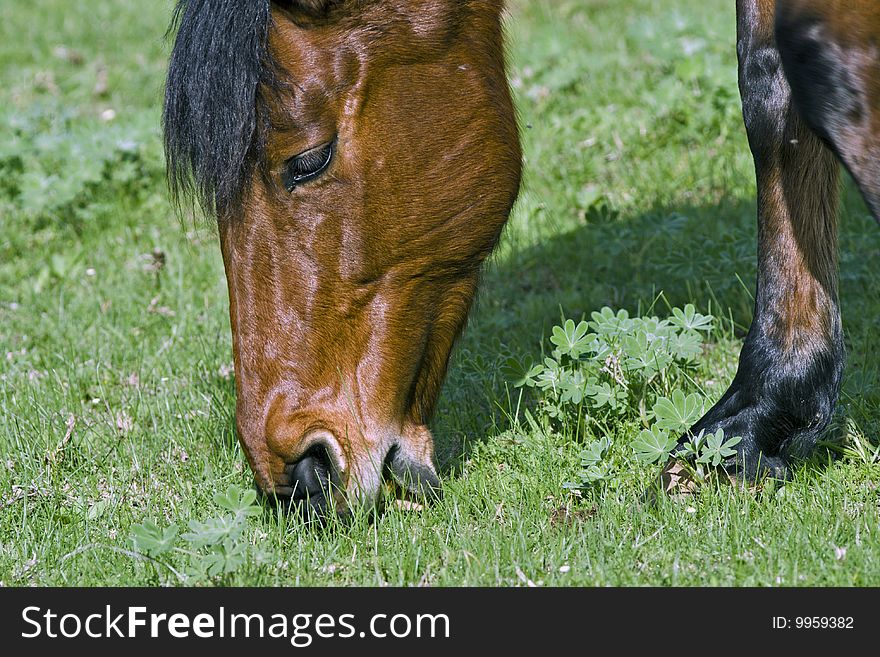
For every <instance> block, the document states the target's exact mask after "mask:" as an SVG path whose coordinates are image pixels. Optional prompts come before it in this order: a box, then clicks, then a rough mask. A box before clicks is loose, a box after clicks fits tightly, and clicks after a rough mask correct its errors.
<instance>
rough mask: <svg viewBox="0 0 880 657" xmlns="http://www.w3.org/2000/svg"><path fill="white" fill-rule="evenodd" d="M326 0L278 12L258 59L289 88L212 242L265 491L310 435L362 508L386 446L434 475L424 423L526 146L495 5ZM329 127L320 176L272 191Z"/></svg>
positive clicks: (284, 485) (242, 425)
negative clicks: (315, 17) (327, 156)
mask: <svg viewBox="0 0 880 657" xmlns="http://www.w3.org/2000/svg"><path fill="white" fill-rule="evenodd" d="M294 4H295V3H294ZM326 4H327V3H324V2H307V3H302V2H301V3H300V5H302V8H306V9H308V10H310V11H312V12H315V11H318V10H323V9H324V8H325V5H326ZM336 4H339V7H335V8H334V13H333V14H332V18H331V19H329V20H326V21H321V22H318V23H309V24H302V23H300V22H298V21H295V20H293V18H292V16H293V15H292V14H291V11H294V12H295V10H296V8H295V7H291V6H289V3H285V6H283V7H282V8H277V7H276V8H275V9H273V26H272V28H271V30H270V50H271V52H272V54H273V55H274V58H275V59H276V60H277V61H278V63H279V64H280V66H281V67H282V69H283V73H284V76H285V77H289V78H290V79H291V80H292V81H293V84H291V85H290V86H289V89H288V90H287V91H286V92H283V93H282V94H281V95H280V96H278V97H276V98H275V99H274V101H273V102H272V107H271V108H270V111H271V114H272V116H271V121H272V126H273V128H274V130H273V131H272V132H271V134H269V135H268V144H267V158H268V162H266V163H265V165H266V166H265V167H264V169H265V170H267V171H268V172H269V175H268V176H266V175H261V174H256V175H255V177H254V179H253V181H252V184H251V188H250V193H249V194H248V195H247V198H248V200H247V202H246V204H245V207H244V211H243V213H241V215H240V216H227V217H224V218H222V220H221V222H220V235H221V245H222V251H223V257H224V263H225V267H226V273H227V278H228V283H229V298H230V316H231V322H232V330H233V345H234V355H235V370H236V385H237V393H238V394H237V422H238V429H239V435H240V439H241V442H242V444H243V446H244V450H245V452H246V454H247V457H248V460H249V462H250V464H251V467H252V468H253V470H254V472H255V474H256V477H257V480H258V482H259V484H260V486H261V487H262V488H263V489H264V490H265V491H267V492H272V491H278V492H281V493H285V492H289V489H290V486H291V484H292V482H291V481H290V480H289V475H288V474H287V473H288V470H287V465H289V464H290V463H293V462H294V461H296V460H297V459H298V458H300V457H301V456H302V455H303V454H304V453H305V452H306V451H307V450H308V449H309V447H310V446H311V445H312V443H314V442H315V441H316V440H322V441H325V442H329V443H330V449H329V452H330V455H331V457H332V459H333V461H334V467H335V468H336V469H337V471H338V475H339V479H340V482H341V485H342V488H343V489H344V490H345V492H346V494H347V495H348V496H357V497H361V498H363V499H365V500H372V499H374V498H375V496H376V494H377V493H378V490H379V481H380V479H379V478H380V475H381V469H382V465H383V462H384V460H385V459H386V456H387V455H388V453H389V450H392V449H397V450H399V451H400V453H402V454H404V455H405V456H406V457H407V458H408V459H410V460H411V461H412V462H414V463H416V464H418V465H420V466H423V467H426V468H428V469H430V470H432V471H433V469H434V464H433V451H434V450H433V442H432V438H431V434H430V432H429V431H428V429H427V427H426V424H427V421H428V419H429V417H430V415H431V413H432V411H433V409H434V405H435V403H436V399H437V396H438V394H439V388H440V384H441V382H442V380H443V377H444V375H445V372H446V367H447V361H448V359H449V355H450V351H451V348H452V345H453V343H454V341H455V339H456V337H457V336H458V334H459V332H460V331H461V329H462V327H463V325H464V322H465V318H466V316H467V313H468V310H469V308H470V305H471V302H472V300H473V297H474V293H475V290H476V284H477V280H478V277H479V271H480V266H481V263H482V262H483V260H484V259H485V257H486V256H487V255H488V254H489V253H490V252H491V251H492V249H493V247H494V245H495V243H496V241H497V239H498V237H499V234H500V231H501V228H502V226H503V224H504V222H505V220H506V218H507V215H508V213H509V211H510V208H511V206H512V204H513V202H514V199H515V197H516V194H517V190H518V186H519V177H520V151H519V140H518V135H517V128H516V122H515V118H514V113H513V107H512V104H511V99H510V96H509V91H508V88H507V82H506V77H505V71H504V57H503V48H502V39H501V25H500V13H501V2H500V1H497V0H495V1H485V0H480V1H477V0H473V1H471V2H462V1H461V0H430V1H426V2H413V1H411V0H396V1H393V2H376V3H360V2H357V3H356V2H343V3H336ZM334 137H335V138H336V140H337V148H336V154H335V157H334V160H333V162H332V164H331V166H330V168H329V169H328V171H327V172H326V174H324V175H323V176H322V177H321V178H320V179H317V180H315V181H313V182H311V183H309V184H308V185H304V186H303V187H301V188H297V189H295V190H294V191H293V192H292V193H291V192H288V191H287V190H285V189H284V188H283V187H282V186H281V185H280V184H279V183H278V177H279V173H280V171H281V170H282V168H283V166H284V163H285V162H286V161H287V160H288V159H289V158H291V157H293V156H296V155H297V154H299V153H302V152H303V151H305V150H307V149H309V148H312V147H315V146H318V145H321V144H324V143H326V142H329V141H330V140H332V139H333V138H334ZM345 497H346V496H345V495H341V494H340V495H338V499H337V502H338V503H340V504H342V505H344V504H345V501H346V500H345V499H344V498H345Z"/></svg>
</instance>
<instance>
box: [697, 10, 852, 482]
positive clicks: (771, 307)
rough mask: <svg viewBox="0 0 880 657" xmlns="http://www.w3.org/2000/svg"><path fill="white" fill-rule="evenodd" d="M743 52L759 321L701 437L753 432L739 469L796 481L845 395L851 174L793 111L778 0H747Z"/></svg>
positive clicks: (740, 35)
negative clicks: (845, 181) (846, 216)
mask: <svg viewBox="0 0 880 657" xmlns="http://www.w3.org/2000/svg"><path fill="white" fill-rule="evenodd" d="M737 52H738V56H739V84H740V93H741V95H742V105H743V117H744V119H745V124H746V130H747V132H748V138H749V145H750V147H751V150H752V154H753V157H754V162H755V171H756V175H757V184H758V240H759V242H758V279H757V289H756V298H755V315H754V320H753V322H752V326H751V328H750V330H749V333H748V336H747V337H746V341H745V344H744V346H743V350H742V353H741V354H740V359H739V369H738V371H737V373H736V377H735V378H734V380H733V383H732V384H731V386H730V388H729V389H728V390H727V392H726V393H725V394H724V396H723V397H722V398H721V400H720V401H719V402H718V403H717V404H716V405H715V406H714V407H713V408H712V409H710V410H709V412H708V413H707V414H706V415H705V416H704V417H703V418H702V419H701V420H700V421H699V422H698V423H697V424H696V425H695V426H694V427H693V428H692V429H691V432H692V433H694V434H696V433H698V432H700V431H701V430H705V431H707V432H714V431H716V430H718V429H719V428H721V429H724V433H725V435H726V436H728V437H732V436H740V437H742V441H741V442H740V443H739V445H738V446H737V450H738V452H737V455H736V456H735V457H733V458H731V459H730V461H729V462H728V463H726V464H725V467H726V468H727V469H728V471H730V472H735V473H736V474H739V475H743V476H745V477H747V478H750V479H755V478H757V477H759V476H761V475H763V474H767V473H769V474H771V475H773V476H775V477H780V478H786V477H787V476H788V473H789V465H790V463H791V461H792V459H795V458H798V457H803V456H806V455H808V454H809V453H810V452H812V450H813V449H814V448H815V446H816V443H817V441H818V439H819V436H820V435H821V433H822V431H823V430H824V429H825V428H826V427H827V425H828V423H829V421H830V419H831V416H832V413H833V411H834V407H835V404H836V401H837V396H838V392H839V388H840V379H841V372H842V370H843V363H844V349H843V340H842V334H841V327H840V311H839V308H838V300H837V226H836V223H837V222H836V215H837V197H838V192H837V180H838V169H839V167H838V165H837V162H836V160H835V158H834V155H833V154H832V153H831V152H830V151H829V150H828V149H827V148H825V146H824V145H823V144H822V142H821V141H820V140H819V139H818V138H817V137H816V136H815V135H814V133H813V132H812V131H811V130H809V129H808V128H807V126H806V125H805V124H804V122H803V121H802V120H801V119H800V117H799V116H798V114H797V112H796V111H795V110H794V109H793V107H792V102H791V90H790V88H789V85H788V83H787V82H786V79H785V75H784V72H783V69H782V62H781V59H780V55H779V51H778V50H777V48H776V44H775V38H774V3H773V2H772V1H771V0H738V2H737Z"/></svg>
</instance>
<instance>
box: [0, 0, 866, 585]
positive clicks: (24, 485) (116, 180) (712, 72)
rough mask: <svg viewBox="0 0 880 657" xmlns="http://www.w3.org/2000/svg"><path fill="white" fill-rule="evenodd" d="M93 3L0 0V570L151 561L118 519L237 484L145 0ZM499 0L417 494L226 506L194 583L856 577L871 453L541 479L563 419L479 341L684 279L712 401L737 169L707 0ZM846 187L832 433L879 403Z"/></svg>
mask: <svg viewBox="0 0 880 657" xmlns="http://www.w3.org/2000/svg"><path fill="white" fill-rule="evenodd" d="M98 5H100V6H96V5H95V3H69V2H61V1H60V0H47V1H46V2H42V3H13V5H12V6H11V7H10V8H8V10H7V11H4V20H3V21H2V24H0V63H2V66H0V108H3V109H2V110H0V117H2V119H3V121H2V124H0V453H2V460H0V581H2V583H3V584H7V585H23V584H29V583H34V584H41V585H59V584H77V585H94V584H107V585H126V584H152V583H156V582H157V581H166V580H168V579H169V576H168V574H167V573H162V574H160V577H159V578H157V577H156V575H155V574H154V571H153V570H152V568H150V567H149V566H148V565H145V564H144V563H143V562H141V561H139V560H137V559H136V558H132V557H131V556H128V555H126V554H124V553H122V552H120V551H118V550H117V549H114V548H122V549H126V550H128V549H131V547H132V544H131V542H130V541H129V538H128V537H129V533H130V530H131V527H132V525H134V524H138V523H142V522H144V521H145V520H148V519H151V520H154V521H156V522H157V523H159V524H160V525H166V524H169V523H176V524H178V525H179V526H180V527H185V526H186V525H187V524H188V523H189V521H191V520H204V519H206V518H207V517H210V516H211V515H215V514H216V512H217V509H216V507H215V505H214V503H213V502H212V497H213V495H214V494H215V493H217V492H218V491H222V490H225V489H226V488H227V486H229V485H230V484H239V485H242V486H249V485H250V482H251V479H250V475H249V472H248V470H247V465H246V463H245V460H244V458H243V456H242V453H241V451H240V449H239V447H238V445H237V442H236V439H235V435H234V422H233V406H234V387H233V381H232V379H231V375H230V371H229V370H230V363H231V354H230V333H229V325H228V318H227V299H226V291H225V280H224V277H223V272H222V267H221V263H220V257H219V248H218V245H217V239H216V237H215V234H214V232H213V231H212V230H210V229H207V228H200V229H193V228H192V225H191V224H187V225H185V226H182V225H181V223H180V222H179V220H178V219H177V217H175V215H174V214H173V212H172V211H171V209H170V206H169V203H168V200H167V195H166V191H165V189H164V181H163V164H162V156H161V144H160V134H159V130H158V119H159V109H160V103H161V89H162V82H163V74H164V66H165V63H166V59H167V55H168V47H167V44H166V43H165V42H164V41H163V34H164V31H165V28H166V25H167V23H168V20H169V16H170V11H171V4H170V2H160V3H147V4H146V5H145V4H137V3H130V2H122V1H120V0H114V1H112V2H109V1H108V2H104V3H98ZM510 13H511V15H510V20H509V24H508V28H509V30H508V31H509V36H510V54H511V71H510V77H511V80H512V82H513V85H514V88H515V93H516V97H517V102H518V106H519V114H520V117H521V122H522V125H523V138H524V145H525V157H526V167H527V172H526V179H525V184H524V188H523V193H522V196H521V199H520V201H519V203H518V205H517V208H516V210H515V212H514V216H513V218H512V220H511V222H510V224H509V228H508V230H507V231H506V233H505V235H504V238H503V241H502V244H501V245H500V247H499V250H498V251H497V253H496V255H495V257H494V258H493V260H492V262H491V264H490V266H489V268H488V269H487V272H486V275H485V279H484V284H483V288H482V292H481V295H480V298H479V301H478V304H477V307H476V310H475V312H474V314H473V315H472V318H471V322H470V325H469V329H468V331H467V333H466V335H465V336H464V338H463V339H462V341H461V343H460V345H459V347H458V349H457V351H456V355H455V357H454V360H453V364H452V368H451V372H450V376H449V379H448V381H447V383H446V386H445V388H444V392H443V396H442V399H441V402H440V405H439V410H438V413H437V417H436V418H435V421H434V425H433V428H434V431H435V435H436V436H437V443H438V445H437V446H438V454H439V457H440V461H441V466H442V470H443V473H444V485H445V497H444V499H443V501H442V502H441V503H439V504H437V505H435V506H433V507H431V508H429V509H427V510H425V511H423V512H421V513H412V512H409V513H408V512H404V511H400V510H397V509H394V508H392V509H389V510H387V511H385V512H384V513H382V514H379V515H377V516H375V517H369V516H367V515H359V516H358V517H356V518H354V519H353V520H352V522H350V523H349V524H347V525H344V526H335V525H334V526H331V527H329V528H326V529H320V530H315V529H308V528H305V527H303V526H302V525H301V524H300V522H299V521H298V520H296V519H295V518H291V517H283V516H282V517H277V516H275V515H273V514H272V513H269V512H267V513H266V514H264V515H262V516H260V517H257V518H255V519H254V518H251V519H250V520H249V521H248V522H249V525H248V530H247V533H246V539H247V541H248V542H249V543H250V544H251V547H250V549H249V558H248V560H247V562H246V564H245V565H244V566H242V567H241V568H240V569H239V570H238V571H237V572H236V573H234V574H233V575H231V576H228V577H226V578H225V579H219V580H216V581H217V582H219V583H227V584H236V585H238V584H250V585H276V584H285V585H291V584H293V585H352V584H354V585H378V584H391V585H415V584H429V585H483V586H496V585H504V586H506V585H524V584H527V583H528V582H530V581H531V582H535V583H537V584H539V585H548V586H549V585H566V586H567V585H608V584H610V585H670V584H675V585H722V584H723V585H762V586H763V585H769V586H775V585H780V584H782V585H820V586H826V585H828V586H830V585H844V586H846V585H878V584H880V525H878V520H880V510H878V492H877V482H878V481H880V465H878V463H876V462H874V461H875V459H872V458H871V456H870V455H865V456H863V457H858V456H857V455H855V454H854V453H852V452H850V453H849V454H848V455H846V456H844V457H843V458H838V459H833V460H831V459H827V458H825V459H819V460H818V461H817V463H813V464H810V465H808V466H805V467H803V468H802V469H800V470H799V471H798V472H797V474H796V476H795V478H794V481H792V482H791V483H789V484H787V485H786V486H784V487H782V488H780V489H776V490H766V489H765V490H764V491H762V492H758V493H755V492H749V491H746V490H740V489H735V488H731V487H729V486H725V485H710V486H706V487H704V488H703V489H702V490H701V491H700V492H699V493H698V495H696V496H695V497H693V498H691V499H686V500H677V499H671V498H670V499H665V498H664V499H661V500H660V502H659V503H658V505H657V506H656V507H650V506H645V505H644V504H643V503H642V502H641V495H642V492H643V491H644V488H645V486H646V484H647V483H649V482H650V481H651V479H652V476H653V475H654V474H655V472H654V470H653V469H652V468H651V467H647V466H645V467H633V469H632V471H631V472H623V473H621V474H620V475H619V476H617V477H615V478H614V479H613V481H611V482H608V484H607V485H603V486H602V487H600V488H597V489H596V491H595V493H592V494H585V495H582V496H578V495H576V494H574V493H572V492H570V491H569V490H567V489H565V488H564V487H563V484H564V483H565V482H569V481H575V480H577V477H578V473H579V471H580V458H579V453H580V451H581V449H582V447H583V445H582V443H583V440H584V438H585V437H583V436H581V437H578V438H576V437H575V436H573V435H570V433H567V432H562V433H560V432H554V431H546V430H544V429H541V428H540V427H535V428H532V427H531V425H529V424H528V423H527V422H525V421H524V419H523V418H524V417H525V415H524V412H523V410H522V409H523V408H525V407H529V406H530V404H531V403H532V401H533V400H531V398H528V397H524V398H523V399H522V401H521V405H520V400H519V397H518V395H519V390H517V389H514V388H513V387H512V386H511V385H510V383H509V382H507V381H505V380H504V377H503V375H502V374H500V372H501V369H502V368H501V364H502V363H504V362H505V361H506V360H507V359H508V358H509V357H511V356H513V357H516V358H519V359H521V360H523V361H528V360H532V361H536V360H537V359H538V358H540V356H541V353H542V349H546V348H547V347H546V345H547V344H548V343H547V338H548V337H549V335H550V332H551V329H552V327H553V325H554V324H556V323H558V322H559V320H560V318H561V317H562V315H563V314H565V315H566V316H569V317H574V318H579V317H581V316H582V315H585V314H586V315H588V314H589V312H590V311H591V310H594V309H598V308H601V307H602V306H605V305H608V306H612V307H615V308H626V309H628V310H629V311H630V312H631V313H633V314H636V313H641V312H645V311H647V310H648V309H649V308H652V307H653V308H654V309H655V312H656V313H657V314H660V315H663V316H665V314H667V311H668V306H667V304H671V305H683V304H684V303H688V302H689V303H693V304H695V305H696V306H697V308H698V309H699V310H700V311H701V312H708V313H712V314H713V315H715V316H719V317H723V318H724V321H723V322H722V323H721V324H720V328H719V329H718V330H716V331H715V333H714V334H713V335H712V337H711V345H710V348H709V349H708V350H707V356H706V357H705V358H704V359H703V361H702V362H701V364H700V366H699V370H698V372H697V375H696V379H695V382H694V385H695V386H697V387H699V388H700V389H701V390H703V391H704V392H705V394H706V395H707V396H709V397H710V398H717V397H718V396H719V395H720V394H721V393H722V392H723V390H724V388H725V385H726V384H727V383H728V382H729V381H730V380H731V378H732V376H733V374H734V371H735V367H736V357H737V353H738V349H739V346H740V344H741V338H742V335H743V333H744V329H745V328H746V327H747V326H748V323H749V321H750V314H751V306H752V296H751V294H752V292H751V291H752V289H753V285H754V283H753V281H754V275H755V256H754V253H755V237H756V229H755V221H754V212H755V209H754V177H753V172H752V168H751V159H750V156H749V152H748V148H747V144H746V140H745V135H744V131H743V128H742V122H741V118H740V115H739V107H738V95H737V91H736V74H735V47H734V38H735V30H734V14H733V3H731V2H729V0H703V1H702V2H688V1H687V0H654V1H651V2H648V1H647V0H632V1H628V2H604V1H601V0H565V1H562V0H554V1H552V2H551V1H549V0H543V1H542V0H529V1H528V2H526V1H525V0H521V1H518V2H515V3H513V6H512V8H511V12H510ZM59 46H64V48H63V49H62V48H59ZM110 109H112V110H113V111H114V112H115V116H114V118H112V119H111V120H106V119H107V118H108V116H109V115H108V113H107V110H110ZM102 117H103V118H102ZM843 206H844V210H843V215H844V216H843V221H842V234H841V245H842V255H841V280H842V288H841V296H842V305H843V313H844V323H845V327H846V341H847V347H848V351H849V362H848V369H847V374H846V379H845V382H844V393H843V398H842V403H841V406H840V409H839V412H838V418H837V421H836V423H835V426H836V429H835V431H834V432H833V434H834V437H838V438H842V439H844V440H848V441H850V443H852V444H854V445H856V446H858V445H862V446H864V445H867V444H868V442H869V441H874V442H875V443H876V440H877V436H878V429H880V372H878V365H880V360H878V357H877V354H878V352H880V338H878V335H880V331H878V330H877V329H878V321H880V312H878V311H880V304H878V302H877V299H878V298H880V294H878V292H880V268H878V266H877V263H878V262H880V259H878V257H877V256H878V253H880V231H878V230H877V227H876V225H874V222H873V220H872V219H871V218H870V217H869V216H868V214H867V212H866V210H865V208H864V206H863V204H862V203H861V201H860V199H859V198H858V195H857V194H856V193H855V192H854V191H853V187H852V185H850V184H846V185H845V190H844V200H843ZM154 250H158V251H161V253H163V254H164V266H162V267H158V266H157V259H156V257H155V256H153V255H152V254H153V252H154ZM661 292H662V293H663V296H662V297H658V295H659V294H660V293H661ZM71 418H73V419H72V420H71ZM69 423H71V424H69ZM69 426H72V430H71V431H69V436H67V434H68V428H69ZM637 428H638V427H633V426H632V424H631V423H625V422H621V423H620V424H618V425H615V426H611V427H609V432H610V434H611V437H613V438H615V439H618V440H631V439H632V437H633V436H634V433H635V430H636V429H637ZM65 436H67V438H65ZM169 581H173V578H171V580H169ZM209 581H210V580H209Z"/></svg>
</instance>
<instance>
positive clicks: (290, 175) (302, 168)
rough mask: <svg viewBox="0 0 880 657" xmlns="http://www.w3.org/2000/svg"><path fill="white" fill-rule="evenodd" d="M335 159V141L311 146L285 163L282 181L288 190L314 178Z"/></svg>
mask: <svg viewBox="0 0 880 657" xmlns="http://www.w3.org/2000/svg"><path fill="white" fill-rule="evenodd" d="M332 159H333V142H332V141H331V142H330V143H327V144H324V145H323V146H317V147H316V148H310V149H309V150H307V151H306V152H305V153H300V154H299V155H297V156H295V157H292V158H290V159H289V160H287V162H285V163H284V171H283V172H282V174H281V182H282V183H283V184H284V187H285V189H287V191H288V192H292V191H293V190H294V189H296V188H297V187H299V186H300V185H302V184H303V183H307V182H309V181H310V180H314V179H315V178H317V177H318V176H320V175H321V174H322V173H324V171H325V169H327V167H328V166H330V160H332Z"/></svg>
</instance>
